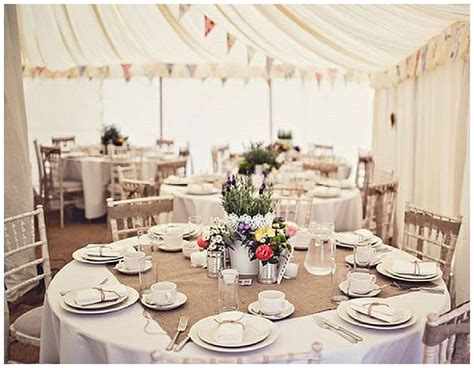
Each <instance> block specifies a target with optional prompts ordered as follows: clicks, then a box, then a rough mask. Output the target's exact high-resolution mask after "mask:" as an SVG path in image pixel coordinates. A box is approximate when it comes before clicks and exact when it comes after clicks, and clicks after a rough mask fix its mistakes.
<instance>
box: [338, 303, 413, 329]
mask: <svg viewBox="0 0 474 368" xmlns="http://www.w3.org/2000/svg"><path fill="white" fill-rule="evenodd" d="M352 303H357V304H354V305H356V306H359V307H358V308H357V310H356V309H354V308H353V307H352V306H351V305H352ZM373 303H380V304H383V306H380V305H379V306H375V305H374V307H372V308H373V309H372V311H374V312H372V313H371V315H372V316H369V315H368V314H366V313H362V312H360V311H362V310H365V311H366V312H367V311H368V306H369V305H370V304H373ZM405 305H406V301H404V300H390V301H389V300H387V299H383V298H360V299H357V302H354V301H346V302H342V303H340V304H339V306H338V307H337V310H336V312H337V315H338V316H339V317H340V318H342V319H343V320H344V321H346V322H348V323H350V324H352V325H355V326H360V327H365V328H370V329H374V330H396V329H400V328H405V327H408V326H411V325H413V324H414V323H415V322H416V315H415V314H413V313H412V311H411V310H410V309H408V308H406V306H405ZM360 306H364V307H363V308H360ZM380 307H382V308H383V309H382V311H390V312H393V316H392V317H389V318H387V317H385V318H384V319H380V314H378V313H377V310H378V311H381V309H377V308H380ZM374 315H376V316H378V317H379V318H376V317H374Z"/></svg>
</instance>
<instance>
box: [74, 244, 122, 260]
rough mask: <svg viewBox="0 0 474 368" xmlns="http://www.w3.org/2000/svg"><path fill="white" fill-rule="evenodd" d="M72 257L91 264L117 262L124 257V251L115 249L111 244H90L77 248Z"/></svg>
mask: <svg viewBox="0 0 474 368" xmlns="http://www.w3.org/2000/svg"><path fill="white" fill-rule="evenodd" d="M72 258H73V259H75V260H76V261H78V262H82V263H89V264H108V263H116V262H118V261H120V260H121V259H122V258H123V254H122V251H120V250H118V249H114V248H113V247H112V246H111V245H110V244H88V245H87V246H85V247H83V248H80V249H78V250H76V251H75V252H74V253H73V254H72Z"/></svg>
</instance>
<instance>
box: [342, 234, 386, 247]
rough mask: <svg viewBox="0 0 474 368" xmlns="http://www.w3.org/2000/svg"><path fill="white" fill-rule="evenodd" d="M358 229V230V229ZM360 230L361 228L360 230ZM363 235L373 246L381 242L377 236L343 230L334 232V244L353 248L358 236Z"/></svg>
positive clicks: (377, 245) (379, 244)
mask: <svg viewBox="0 0 474 368" xmlns="http://www.w3.org/2000/svg"><path fill="white" fill-rule="evenodd" d="M358 231H359V230H358ZM360 231H362V230H360ZM359 235H362V236H365V237H368V238H369V239H370V245H371V246H372V247H373V248H376V247H379V246H381V245H382V244H383V241H382V239H380V238H379V237H378V236H376V235H373V234H369V233H366V232H361V233H360V234H359V233H357V231H353V232H343V233H334V238H335V240H336V245H337V246H339V247H343V248H354V246H355V245H357V243H358V241H359V238H360V236H359Z"/></svg>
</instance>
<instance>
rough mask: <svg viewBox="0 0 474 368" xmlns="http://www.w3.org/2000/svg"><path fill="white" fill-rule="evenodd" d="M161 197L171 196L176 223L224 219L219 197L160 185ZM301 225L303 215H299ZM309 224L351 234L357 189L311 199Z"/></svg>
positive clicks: (357, 216)
mask: <svg viewBox="0 0 474 368" xmlns="http://www.w3.org/2000/svg"><path fill="white" fill-rule="evenodd" d="M160 194H162V195H173V196H174V202H173V207H174V208H173V218H174V221H175V222H187V221H188V217H189V216H195V215H199V216H202V219H203V223H204V225H209V223H210V222H211V219H212V218H213V217H220V218H224V217H225V216H226V214H225V211H224V208H223V207H222V204H221V194H220V193H218V194H212V195H193V194H187V193H186V186H178V185H167V184H163V185H162V186H161V189H160ZM298 217H299V218H301V220H302V221H303V217H304V214H303V213H301V214H299V215H298ZM311 220H312V221H316V222H331V223H334V228H335V231H352V230H357V229H360V228H361V227H362V199H361V196H360V192H359V190H358V189H343V190H341V195H340V196H339V197H337V198H314V201H313V210H312V214H311Z"/></svg>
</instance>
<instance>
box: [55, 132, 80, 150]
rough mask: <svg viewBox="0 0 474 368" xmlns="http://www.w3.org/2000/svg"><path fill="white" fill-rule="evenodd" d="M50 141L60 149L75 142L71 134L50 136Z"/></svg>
mask: <svg viewBox="0 0 474 368" xmlns="http://www.w3.org/2000/svg"><path fill="white" fill-rule="evenodd" d="M51 143H52V144H53V146H57V147H59V148H61V149H64V148H68V147H71V146H74V145H75V144H76V137H75V136H73V135H70V136H64V137H52V138H51Z"/></svg>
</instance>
